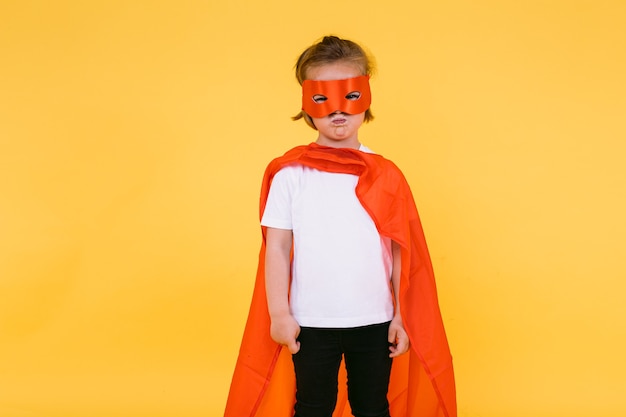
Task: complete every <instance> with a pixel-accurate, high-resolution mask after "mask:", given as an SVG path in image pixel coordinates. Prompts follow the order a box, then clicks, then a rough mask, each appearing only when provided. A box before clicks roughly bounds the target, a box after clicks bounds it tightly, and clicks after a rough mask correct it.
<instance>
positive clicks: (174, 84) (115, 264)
mask: <svg viewBox="0 0 626 417" xmlns="http://www.w3.org/2000/svg"><path fill="white" fill-rule="evenodd" d="M625 21H626V2H624V1H621V0H615V1H603V0H594V1H591V0H590V1H582V0H578V1H575V0H569V1H566V0H563V1H549V0H545V1H513V0H509V1H485V0H467V1H412V0H404V1H397V2H385V1H380V0H370V1H358V2H356V1H346V2H337V1H324V0H322V1H316V2H293V1H277V0H267V1H252V0H250V1H243V0H236V1H216V0H209V1H184V0H177V1H147V0H146V1H132V0H126V1H121V0H120V1H19V0H15V1H10V0H3V1H2V2H0V416H3V417H16V416H28V417H30V416H37V417H39V416H45V417H53V416H63V417H73V416H81V417H82V416H89V417H98V416H106V417H109V416H120V417H121V416H129V417H131V416H132V417H141V416H155V417H156V416H159V417H160V416H177V417H181V416H185V417H187V416H189V417H193V416H219V415H221V413H222V410H223V406H224V403H225V399H226V395H227V391H228V386H229V383H230V375H231V372H232V369H233V366H234V362H235V358H236V354H237V350H238V346H239V341H240V337H241V333H242V331H243V325H244V322H245V318H246V315H247V308H248V302H249V298H250V294H251V291H252V285H253V279H254V271H255V267H256V260H257V253H258V247H259V238H260V232H259V227H258V219H257V202H258V191H259V186H260V180H261V175H262V172H263V169H264V168H265V165H266V164H267V162H268V161H269V160H270V159H271V158H272V157H274V156H277V155H279V154H281V153H283V152H284V151H285V150H287V149H288V148H290V147H292V146H295V145H298V144H302V143H308V142H310V141H312V140H314V138H315V134H314V132H313V131H312V130H311V129H310V128H308V127H307V126H306V125H305V124H304V123H302V122H299V123H295V122H291V121H290V119H289V117H290V116H291V115H293V114H295V113H296V111H297V110H298V107H299V94H300V90H299V87H298V85H297V83H296V81H295V79H294V76H293V74H292V67H293V64H294V61H295V58H296V57H297V55H298V54H299V53H300V52H301V50H302V49H303V48H305V47H306V46H308V45H309V44H310V43H312V42H313V41H315V40H316V39H318V38H319V37H320V36H322V35H324V34H328V33H335V34H338V35H340V36H343V37H347V38H350V39H354V40H357V41H359V42H361V43H362V44H364V45H365V46H366V47H367V48H368V49H369V50H371V51H372V52H373V53H374V55H375V56H376V58H377V61H378V74H377V75H376V76H375V78H373V80H372V89H373V95H374V102H373V107H372V108H373V111H374V113H375V115H376V120H375V121H374V122H373V123H371V124H370V125H367V126H365V127H364V128H363V129H362V131H361V139H362V142H364V143H366V144H367V145H368V146H369V147H371V148H373V149H374V150H376V151H378V152H379V153H381V154H383V155H385V156H387V157H389V158H390V159H392V160H394V161H395V162H396V163H397V164H398V165H399V166H400V167H401V168H402V170H403V171H404V172H405V174H406V176H407V178H408V180H409V182H410V184H411V186H412V188H413V192H414V194H415V197H416V201H417V204H418V207H419V208H420V212H421V216H422V221H423V223H424V227H425V230H426V233H427V238H428V241H429V245H430V249H431V253H432V258H433V262H434V266H435V270H436V273H437V279H438V287H439V292H440V302H441V307H442V311H443V315H444V320H445V323H446V327H447V332H448V336H449V339H450V344H451V347H452V351H453V355H454V358H455V367H456V374H457V385H458V401H459V411H460V412H459V414H460V416H463V417H478V416H480V417H503V416H506V417H518V416H519V417H527V416H534V417H543V416H570V417H576V416H581V417H582V416H585V417H587V416H602V417H603V416H607V417H608V416H624V415H626V377H625V374H626V360H625V359H624V352H625V351H626V323H625V320H624V319H625V317H626V307H625V305H626V302H625V301H624V298H625V294H626V283H625V281H626V280H625V278H626V266H625V258H626V244H625V243H624V236H626V220H625V218H626V216H625V213H626V163H625V159H626V122H625V116H626V52H625V51H626V29H625V26H624V24H625V23H624V22H625Z"/></svg>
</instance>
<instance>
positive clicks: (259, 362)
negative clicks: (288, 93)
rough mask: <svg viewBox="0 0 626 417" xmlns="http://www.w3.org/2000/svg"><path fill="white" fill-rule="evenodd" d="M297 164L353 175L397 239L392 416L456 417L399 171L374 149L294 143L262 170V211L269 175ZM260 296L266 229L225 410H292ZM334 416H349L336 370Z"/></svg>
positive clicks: (426, 259) (427, 272)
mask: <svg viewBox="0 0 626 417" xmlns="http://www.w3.org/2000/svg"><path fill="white" fill-rule="evenodd" d="M289 164H302V165H305V166H308V167H312V168H316V169H319V170H324V171H329V172H338V173H348V174H354V175H358V176H359V181H358V184H357V187H356V194H357V197H358V198H359V201H360V202H361V204H362V205H363V207H364V208H365V210H366V211H367V212H368V213H369V215H370V216H371V217H372V219H373V220H374V223H375V224H376V226H377V228H378V231H379V232H380V234H381V235H383V236H387V237H389V238H391V239H393V240H394V241H396V242H397V243H398V244H399V245H400V246H401V254H402V268H401V278H400V307H401V314H402V320H403V324H404V326H405V329H406V331H407V334H408V336H409V339H410V341H411V348H410V350H409V352H408V353H406V354H404V355H402V356H399V357H397V358H395V359H394V362H393V367H392V371H391V382H390V384H389V395H388V396H389V403H390V412H391V415H392V416H393V417H413V416H423V417H427V416H432V417H456V415H457V410H456V393H455V384H454V372H453V368H452V357H451V356H450V349H449V347H448V341H447V339H446V334H445V331H444V327H443V322H442V319H441V313H440V311H439V304H438V301H437V290H436V286H435V279H434V275H433V269H432V265H431V262H430V256H429V254H428V248H427V246H426V241H425V239H424V234H423V231H422V226H421V223H420V220H419V216H418V213H417V209H416V207H415V202H414V200H413V196H412V194H411V190H410V189H409V185H408V183H407V182H406V180H405V178H404V176H403V175H402V173H401V172H400V170H399V169H398V168H397V167H396V166H395V165H394V164H393V163H392V162H391V161H389V160H387V159H385V158H383V157H382V156H380V155H375V154H368V153H364V152H360V151H357V150H353V149H346V148H327V147H322V146H319V145H317V144H310V145H308V146H299V147H296V148H294V149H292V150H290V151H288V152H287V153H286V154H285V155H283V156H282V157H279V158H277V159H275V160H273V161H272V162H271V163H270V164H269V166H268V167H267V169H266V171H265V176H264V178H263V185H262V189H261V201H260V203H261V206H260V214H261V216H262V214H263V210H264V209H265V202H266V199H267V194H268V191H269V188H270V184H271V182H272V178H273V176H274V175H275V174H276V173H277V172H278V171H279V170H280V169H281V168H282V167H284V166H286V165H289ZM269 328H270V318H269V315H268V311H267V302H266V298H265V229H264V228H263V243H262V245H261V252H260V255H259V266H258V270H257V278H256V284H255V287H254V292H253V296H252V304H251V306H250V313H249V316H248V321H247V324H246V327H245V330H244V335H243V340H242V343H241V348H240V351H239V358H238V360H237V364H236V366H235V371H234V375H233V379H232V382H231V387H230V393H229V396H228V402H227V404H226V411H225V413H224V416H225V417H291V416H293V405H294V402H295V376H294V372H293V364H292V361H291V354H290V353H289V351H288V350H287V349H286V348H285V349H283V348H282V346H280V345H278V344H277V343H275V342H274V341H273V340H272V339H271V337H270V332H269ZM339 378H340V382H339V396H338V401H337V407H336V409H335V412H334V413H333V417H350V416H351V415H352V414H351V412H350V405H349V403H348V401H347V392H346V384H345V380H346V375H345V368H344V367H343V365H342V369H341V371H340V375H339Z"/></svg>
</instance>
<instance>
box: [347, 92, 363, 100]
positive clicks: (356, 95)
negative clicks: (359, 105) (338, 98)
mask: <svg viewBox="0 0 626 417" xmlns="http://www.w3.org/2000/svg"><path fill="white" fill-rule="evenodd" d="M360 98H361V93H360V92H358V91H353V92H351V93H348V94H346V100H358V99H360Z"/></svg>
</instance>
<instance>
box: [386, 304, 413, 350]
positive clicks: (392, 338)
mask: <svg viewBox="0 0 626 417" xmlns="http://www.w3.org/2000/svg"><path fill="white" fill-rule="evenodd" d="M388 340H389V343H391V344H392V345H391V346H389V350H390V351H391V353H390V354H389V357H390V358H395V357H396V356H400V355H402V354H403V353H406V352H407V351H408V350H409V346H410V343H409V336H408V335H407V334H406V331H405V330H404V325H403V324H402V317H401V316H400V314H398V315H396V316H395V317H394V318H393V320H391V323H390V324H389V339H388Z"/></svg>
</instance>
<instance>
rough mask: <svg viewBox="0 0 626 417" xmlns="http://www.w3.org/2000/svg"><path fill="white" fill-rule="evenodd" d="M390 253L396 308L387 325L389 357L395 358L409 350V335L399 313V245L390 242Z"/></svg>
mask: <svg viewBox="0 0 626 417" xmlns="http://www.w3.org/2000/svg"><path fill="white" fill-rule="evenodd" d="M391 253H392V254H393V269H392V271H391V286H392V287H393V295H394V297H395V302H396V310H395V314H394V317H393V320H391V324H390V325H389V343H392V346H390V347H389V350H390V351H391V353H390V354H389V357H391V358H395V357H396V356H400V355H402V354H403V353H405V352H407V351H408V350H409V336H408V335H407V334H406V331H405V330H404V325H403V324H402V315H401V314H400V271H401V267H402V258H401V254H400V245H398V244H397V243H396V242H393V241H392V242H391Z"/></svg>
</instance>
